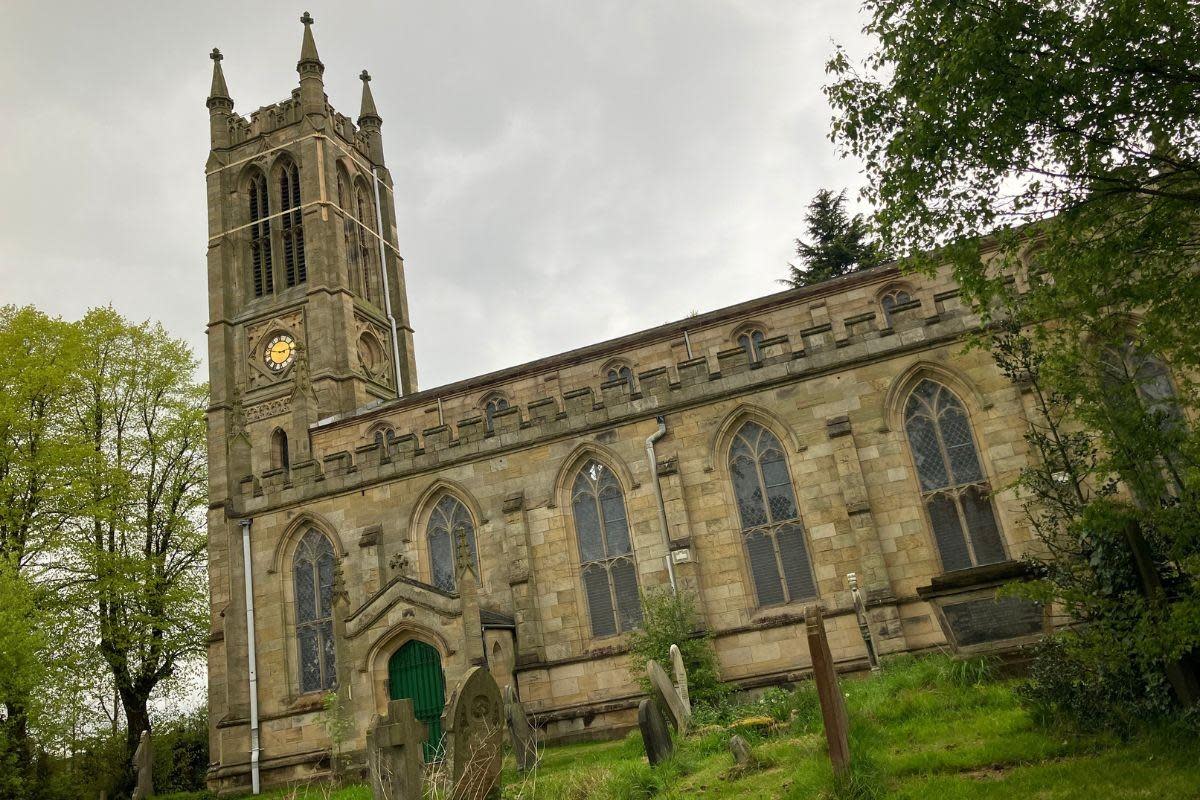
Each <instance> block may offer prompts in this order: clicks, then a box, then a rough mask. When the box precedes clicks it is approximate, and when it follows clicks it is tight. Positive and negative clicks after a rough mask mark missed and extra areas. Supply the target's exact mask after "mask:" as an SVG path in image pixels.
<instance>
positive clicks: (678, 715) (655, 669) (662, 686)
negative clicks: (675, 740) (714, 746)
mask: <svg viewBox="0 0 1200 800" xmlns="http://www.w3.org/2000/svg"><path fill="white" fill-rule="evenodd" d="M646 676H647V677H648V678H650V698H651V699H652V700H654V701H655V702H656V703H658V704H659V706H661V707H662V710H663V711H664V712H665V713H666V715H667V722H669V723H671V726H672V727H674V728H675V730H677V731H679V733H680V734H685V733H687V730H688V726H690V725H691V724H692V712H691V711H689V710H688V708H687V706H685V705H684V704H683V699H682V698H681V697H680V696H679V693H678V692H676V691H675V684H673V683H671V679H670V678H668V677H667V671H666V670H664V669H663V668H662V665H661V664H659V663H658V662H657V661H650V662H648V663H647V664H646Z"/></svg>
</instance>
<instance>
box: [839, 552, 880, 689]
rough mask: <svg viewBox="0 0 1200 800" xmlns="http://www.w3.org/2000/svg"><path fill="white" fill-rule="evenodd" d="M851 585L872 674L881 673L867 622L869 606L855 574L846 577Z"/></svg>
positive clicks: (855, 611) (873, 638)
mask: <svg viewBox="0 0 1200 800" xmlns="http://www.w3.org/2000/svg"><path fill="white" fill-rule="evenodd" d="M846 581H847V582H848V583H849V584H850V596H851V597H852V598H853V599H854V616H856V617H857V618H858V632H859V633H861V634H862V638H863V644H864V645H866V648H867V663H868V664H870V665H871V671H872V672H878V671H879V656H878V654H876V652H875V637H874V636H873V635H872V634H871V625H870V622H869V621H868V620H867V604H866V602H865V601H864V600H863V596H862V592H861V591H860V590H859V588H858V576H857V575H855V574H854V573H853V572H851V573H849V574H848V575H846Z"/></svg>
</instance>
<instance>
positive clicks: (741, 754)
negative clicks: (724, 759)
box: [729, 733, 755, 769]
mask: <svg viewBox="0 0 1200 800" xmlns="http://www.w3.org/2000/svg"><path fill="white" fill-rule="evenodd" d="M729 752H731V753H733V763H734V766H736V767H740V768H742V769H745V768H746V767H751V766H754V761H755V759H754V754H753V753H751V752H750V745H749V744H747V742H746V740H745V739H743V738H742V737H740V736H738V735H737V734H736V733H735V734H734V735H733V736H730V737H729Z"/></svg>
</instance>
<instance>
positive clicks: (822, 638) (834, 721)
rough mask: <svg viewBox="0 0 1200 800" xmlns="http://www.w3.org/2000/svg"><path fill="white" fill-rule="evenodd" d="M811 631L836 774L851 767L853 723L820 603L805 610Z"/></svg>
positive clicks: (816, 677) (814, 664) (810, 642)
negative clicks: (843, 694) (830, 646)
mask: <svg viewBox="0 0 1200 800" xmlns="http://www.w3.org/2000/svg"><path fill="white" fill-rule="evenodd" d="M804 622H805V628H806V632H807V634H808V652H809V655H810V656H811V657H812V669H813V682H814V683H816V685H817V698H818V699H819V700H820V701H821V719H822V721H823V722H824V723H825V739H826V741H827V742H828V744H829V760H830V761H831V762H832V763H833V774H834V775H845V774H846V773H847V772H849V770H850V738H849V734H850V723H849V720H848V719H847V717H846V700H845V698H844V697H843V696H842V690H841V688H840V687H839V686H838V679H837V670H835V669H834V666H833V654H832V653H830V652H829V638H828V636H827V635H826V633H825V618H824V616H823V615H822V612H821V607H820V606H819V605H813V606H809V607H808V609H807V610H806V611H805V613H804Z"/></svg>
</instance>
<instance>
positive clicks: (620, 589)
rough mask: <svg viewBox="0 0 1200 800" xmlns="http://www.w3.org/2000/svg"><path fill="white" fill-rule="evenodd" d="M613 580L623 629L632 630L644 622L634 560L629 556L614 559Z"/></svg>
mask: <svg viewBox="0 0 1200 800" xmlns="http://www.w3.org/2000/svg"><path fill="white" fill-rule="evenodd" d="M612 580H613V590H614V592H615V594H616V596H617V614H618V616H619V617H620V619H621V630H623V631H628V630H632V629H633V628H636V627H637V626H639V625H641V624H642V601H641V598H640V597H639V596H638V583H637V569H636V568H635V567H634V564H633V561H632V560H631V559H628V558H620V559H617V560H616V561H614V562H613V565H612Z"/></svg>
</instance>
